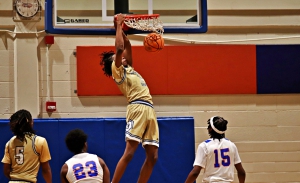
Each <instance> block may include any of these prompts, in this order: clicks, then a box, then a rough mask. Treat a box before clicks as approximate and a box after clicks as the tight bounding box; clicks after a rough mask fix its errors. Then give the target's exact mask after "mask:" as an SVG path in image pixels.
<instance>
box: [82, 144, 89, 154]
mask: <svg viewBox="0 0 300 183" xmlns="http://www.w3.org/2000/svg"><path fill="white" fill-rule="evenodd" d="M87 149H88V144H87V142H85V143H84V147H83V150H84V151H85V152H87Z"/></svg>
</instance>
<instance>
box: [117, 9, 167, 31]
mask: <svg viewBox="0 0 300 183" xmlns="http://www.w3.org/2000/svg"><path fill="white" fill-rule="evenodd" d="M129 28H132V29H137V30H141V31H151V32H156V33H158V34H163V33H164V28H163V22H162V21H160V20H159V14H151V15H148V14H139V15H125V20H124V24H123V30H128V29H129Z"/></svg>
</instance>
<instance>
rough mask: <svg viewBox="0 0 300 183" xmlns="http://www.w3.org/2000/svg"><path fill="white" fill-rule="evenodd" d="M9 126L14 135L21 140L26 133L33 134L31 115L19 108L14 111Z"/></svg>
mask: <svg viewBox="0 0 300 183" xmlns="http://www.w3.org/2000/svg"><path fill="white" fill-rule="evenodd" d="M9 126H10V129H11V131H12V132H13V134H14V135H16V136H17V138H18V139H20V140H21V141H23V140H24V139H25V135H26V134H29V135H31V134H35V131H34V130H33V128H32V116H31V114H30V112H29V111H27V110H25V109H21V110H19V111H17V112H15V113H14V114H13V115H12V116H11V117H10V121H9Z"/></svg>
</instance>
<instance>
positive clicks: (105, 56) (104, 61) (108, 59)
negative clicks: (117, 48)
mask: <svg viewBox="0 0 300 183" xmlns="http://www.w3.org/2000/svg"><path fill="white" fill-rule="evenodd" d="M114 54H115V53H114V52H113V51H105V52H103V53H101V61H100V65H101V66H102V70H103V71H104V74H105V75H106V76H107V77H110V76H112V71H111V64H112V62H113V60H112V56H113V55H114Z"/></svg>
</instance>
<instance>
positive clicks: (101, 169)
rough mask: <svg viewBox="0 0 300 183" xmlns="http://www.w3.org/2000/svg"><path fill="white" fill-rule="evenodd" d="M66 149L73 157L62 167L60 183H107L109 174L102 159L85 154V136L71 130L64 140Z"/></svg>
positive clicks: (77, 130)
mask: <svg viewBox="0 0 300 183" xmlns="http://www.w3.org/2000/svg"><path fill="white" fill-rule="evenodd" d="M65 142H66V145H67V147H68V149H69V150H70V151H71V152H72V153H74V156H73V157H72V158H70V159H68V161H66V163H65V164H64V165H63V166H62V168H61V171H60V180H61V183H75V182H76V183H80V182H88V183H109V182H110V173H109V169H108V167H107V166H106V164H105V162H104V160H103V159H101V158H100V157H98V156H97V155H95V154H89V153H87V146H88V145H87V135H86V134H85V133H84V132H83V131H82V130H80V129H74V130H71V131H70V132H69V133H68V134H67V136H66V138H65Z"/></svg>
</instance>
